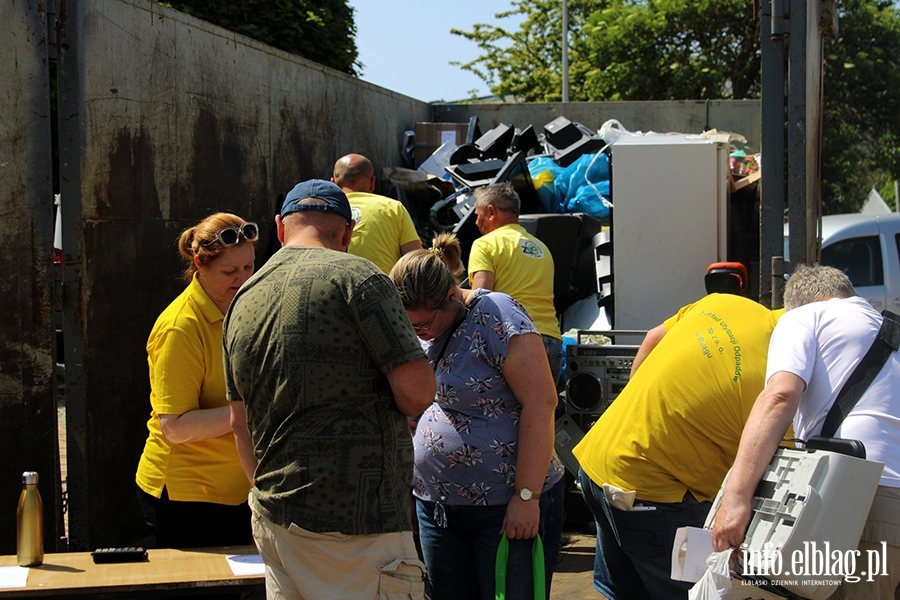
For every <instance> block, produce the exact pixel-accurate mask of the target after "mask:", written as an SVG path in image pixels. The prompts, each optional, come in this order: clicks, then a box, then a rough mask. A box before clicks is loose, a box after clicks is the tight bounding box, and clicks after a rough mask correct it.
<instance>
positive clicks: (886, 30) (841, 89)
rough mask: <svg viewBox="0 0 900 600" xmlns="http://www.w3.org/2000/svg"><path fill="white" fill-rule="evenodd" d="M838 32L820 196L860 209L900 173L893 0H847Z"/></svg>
mask: <svg viewBox="0 0 900 600" xmlns="http://www.w3.org/2000/svg"><path fill="white" fill-rule="evenodd" d="M838 7H839V10H840V12H839V18H840V25H839V37H838V39H837V40H827V41H826V44H825V51H824V55H825V67H824V69H825V71H824V87H825V102H824V108H823V127H824V134H823V138H824V140H823V149H822V196H823V199H824V201H825V208H826V212H832V213H835V212H855V211H857V210H859V207H860V206H861V205H862V203H863V202H865V199H866V196H867V195H868V193H869V190H870V189H871V188H872V186H874V187H875V188H876V189H878V188H883V187H884V186H886V185H887V184H890V189H891V193H890V196H891V197H893V195H894V194H893V184H892V182H893V180H894V179H897V178H898V177H900V155H898V146H900V144H898V138H900V13H898V11H897V8H896V7H895V6H894V4H893V3H892V2H890V1H885V0H841V1H839V2H838Z"/></svg>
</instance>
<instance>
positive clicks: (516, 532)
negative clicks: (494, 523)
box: [501, 496, 541, 540]
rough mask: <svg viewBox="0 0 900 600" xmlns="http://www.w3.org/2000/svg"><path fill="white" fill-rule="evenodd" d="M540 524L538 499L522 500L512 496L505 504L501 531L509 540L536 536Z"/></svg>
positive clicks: (527, 538) (528, 538)
mask: <svg viewBox="0 0 900 600" xmlns="http://www.w3.org/2000/svg"><path fill="white" fill-rule="evenodd" d="M540 524H541V505H540V502H539V501H538V500H528V501H525V500H522V499H521V498H519V497H518V496H513V497H512V500H510V501H509V504H507V505H506V516H505V517H504V518H503V530H502V531H501V533H502V532H503V531H505V532H506V537H508V538H509V539H511V540H530V539H532V538H535V537H537V534H538V528H539V526H540Z"/></svg>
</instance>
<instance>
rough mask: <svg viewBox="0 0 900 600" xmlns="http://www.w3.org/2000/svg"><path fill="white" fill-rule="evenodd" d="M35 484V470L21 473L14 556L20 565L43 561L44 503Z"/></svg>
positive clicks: (32, 564)
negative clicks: (20, 493) (20, 492)
mask: <svg viewBox="0 0 900 600" xmlns="http://www.w3.org/2000/svg"><path fill="white" fill-rule="evenodd" d="M37 484H38V474H37V473H36V472H34V471H25V472H24V473H22V495H21V496H19V508H18V510H17V511H16V558H17V559H18V561H19V566H20V567H36V566H37V565H39V564H41V563H43V562H44V505H43V503H42V502H41V493H40V492H39V491H38V487H37Z"/></svg>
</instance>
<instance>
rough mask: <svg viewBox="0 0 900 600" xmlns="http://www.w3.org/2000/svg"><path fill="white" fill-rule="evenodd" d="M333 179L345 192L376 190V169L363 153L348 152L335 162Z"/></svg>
mask: <svg viewBox="0 0 900 600" xmlns="http://www.w3.org/2000/svg"><path fill="white" fill-rule="evenodd" d="M331 181H333V182H334V183H336V184H337V185H338V186H339V187H340V188H341V189H343V190H344V191H345V192H369V193H371V192H373V191H375V169H374V167H372V162H371V161H370V160H369V159H368V158H366V157H365V156H363V155H362V154H348V155H347V156H342V157H341V158H340V159H338V161H337V162H336V163H334V174H333V175H332V177H331Z"/></svg>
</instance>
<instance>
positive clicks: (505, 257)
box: [468, 224, 562, 340]
mask: <svg viewBox="0 0 900 600" xmlns="http://www.w3.org/2000/svg"><path fill="white" fill-rule="evenodd" d="M468 271H469V282H470V283H471V280H472V277H473V275H474V274H475V273H477V272H478V271H490V272H491V273H493V274H494V291H495V292H503V293H504V294H507V295H509V296H512V297H513V298H515V299H516V300H518V301H519V303H520V304H521V305H522V306H524V307H525V310H527V311H528V315H529V316H530V317H531V320H532V321H534V324H535V326H536V327H537V329H538V331H539V332H540V334H541V335H547V336H550V337H554V338H556V339H558V340H561V339H562V335H561V334H560V332H559V321H558V320H557V318H556V308H555V307H554V306H553V256H551V255H550V250H549V249H548V248H547V246H546V244H544V243H543V242H542V241H540V240H539V239H537V238H536V237H533V236H531V235H529V234H528V232H527V231H525V229H524V228H523V227H522V226H521V225H516V224H512V225H503V226H502V227H498V228H497V229H495V230H494V231H491V232H490V233H487V234H485V235H483V236H481V237H480V238H478V239H477V240H475V241H474V242H472V250H471V251H470V252H469V265H468Z"/></svg>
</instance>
